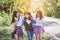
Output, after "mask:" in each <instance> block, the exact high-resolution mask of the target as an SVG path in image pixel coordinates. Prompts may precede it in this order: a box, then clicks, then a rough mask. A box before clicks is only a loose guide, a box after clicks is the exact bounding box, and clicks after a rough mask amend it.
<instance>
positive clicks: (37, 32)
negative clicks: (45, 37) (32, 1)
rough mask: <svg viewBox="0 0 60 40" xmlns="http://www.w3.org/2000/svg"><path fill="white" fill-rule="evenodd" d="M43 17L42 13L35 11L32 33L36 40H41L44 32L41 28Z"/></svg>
mask: <svg viewBox="0 0 60 40" xmlns="http://www.w3.org/2000/svg"><path fill="white" fill-rule="evenodd" d="M43 21H44V20H43V15H42V12H41V11H40V10H39V11H37V14H36V18H35V23H34V26H35V28H34V32H35V35H36V40H42V33H43V31H44V27H43Z"/></svg>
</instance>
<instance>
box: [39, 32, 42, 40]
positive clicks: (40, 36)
mask: <svg viewBox="0 0 60 40" xmlns="http://www.w3.org/2000/svg"><path fill="white" fill-rule="evenodd" d="M39 40H42V31H41V33H40V34H39Z"/></svg>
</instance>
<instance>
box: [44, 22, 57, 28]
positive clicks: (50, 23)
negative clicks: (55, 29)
mask: <svg viewBox="0 0 60 40" xmlns="http://www.w3.org/2000/svg"><path fill="white" fill-rule="evenodd" d="M55 25H58V23H57V22H55V21H46V22H45V23H44V26H46V27H48V26H55Z"/></svg>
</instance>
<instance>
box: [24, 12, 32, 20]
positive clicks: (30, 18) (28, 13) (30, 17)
mask: <svg viewBox="0 0 60 40" xmlns="http://www.w3.org/2000/svg"><path fill="white" fill-rule="evenodd" d="M25 15H29V18H28V19H29V20H32V16H31V13H30V12H26V13H25Z"/></svg>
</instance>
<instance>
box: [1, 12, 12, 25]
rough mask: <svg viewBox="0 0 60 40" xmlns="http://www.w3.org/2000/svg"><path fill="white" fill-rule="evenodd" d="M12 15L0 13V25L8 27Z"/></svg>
mask: <svg viewBox="0 0 60 40" xmlns="http://www.w3.org/2000/svg"><path fill="white" fill-rule="evenodd" d="M11 17H12V13H10V14H7V13H5V12H4V11H0V25H7V26H8V25H10V24H11Z"/></svg>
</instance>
